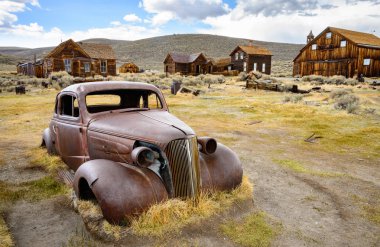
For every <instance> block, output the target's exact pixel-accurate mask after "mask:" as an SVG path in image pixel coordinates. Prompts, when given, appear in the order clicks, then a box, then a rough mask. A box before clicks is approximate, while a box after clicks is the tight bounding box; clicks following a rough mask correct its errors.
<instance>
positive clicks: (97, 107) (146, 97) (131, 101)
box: [86, 89, 162, 113]
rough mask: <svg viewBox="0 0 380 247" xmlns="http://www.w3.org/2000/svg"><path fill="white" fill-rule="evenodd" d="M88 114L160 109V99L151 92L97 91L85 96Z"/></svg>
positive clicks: (133, 90) (127, 90) (129, 90)
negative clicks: (121, 110) (122, 110)
mask: <svg viewBox="0 0 380 247" xmlns="http://www.w3.org/2000/svg"><path fill="white" fill-rule="evenodd" d="M86 106H87V111H88V112H89V113H98V112H104V111H113V110H120V109H124V110H125V111H138V110H149V109H162V103H161V100H160V97H159V96H158V95H157V94H156V93H155V92H153V91H151V90H138V89H122V90H107V91H97V92H92V93H89V94H87V95H86Z"/></svg>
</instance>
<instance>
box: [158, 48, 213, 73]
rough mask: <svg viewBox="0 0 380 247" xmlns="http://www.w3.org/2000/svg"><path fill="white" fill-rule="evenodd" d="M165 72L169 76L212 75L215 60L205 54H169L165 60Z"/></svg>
mask: <svg viewBox="0 0 380 247" xmlns="http://www.w3.org/2000/svg"><path fill="white" fill-rule="evenodd" d="M164 71H165V72H166V73H169V74H175V73H181V74H182V75H199V74H206V73H212V71H213V60H212V59H210V58H207V57H206V56H205V55H204V54H203V53H196V54H190V55H187V54H180V53H174V52H172V53H169V54H168V55H167V56H166V58H165V60H164Z"/></svg>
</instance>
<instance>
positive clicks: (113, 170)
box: [73, 159, 168, 224]
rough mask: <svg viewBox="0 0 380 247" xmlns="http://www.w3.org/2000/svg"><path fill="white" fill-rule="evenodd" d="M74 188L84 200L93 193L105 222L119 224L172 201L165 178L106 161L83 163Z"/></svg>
mask: <svg viewBox="0 0 380 247" xmlns="http://www.w3.org/2000/svg"><path fill="white" fill-rule="evenodd" d="M86 186H87V187H86ZM73 187H74V190H75V193H76V195H77V197H78V198H80V199H81V198H82V199H83V198H85V197H86V196H88V195H89V193H90V194H91V193H93V195H94V196H95V198H96V200H97V201H98V203H99V206H100V208H101V210H102V213H103V215H104V218H105V219H106V220H107V221H108V222H110V223H116V224H119V223H122V222H124V220H127V219H128V218H130V217H131V216H135V215H139V214H141V213H142V212H144V211H145V210H147V209H148V208H149V207H150V206H151V205H153V204H155V203H158V202H161V201H164V200H166V199H167V198H168V194H167V192H166V189H165V186H164V184H163V183H162V181H161V178H160V177H159V176H158V175H156V174H155V173H154V172H152V171H151V170H149V169H147V168H142V167H136V166H134V165H129V164H125V163H117V162H113V161H110V160H104V159H98V160H91V161H87V162H85V163H83V164H82V165H81V166H80V167H79V168H78V170H77V171H76V172H75V176H74V183H73ZM88 189H91V191H87V190H88ZM87 199H88V198H87Z"/></svg>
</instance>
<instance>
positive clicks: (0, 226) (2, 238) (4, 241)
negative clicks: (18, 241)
mask: <svg viewBox="0 0 380 247" xmlns="http://www.w3.org/2000/svg"><path fill="white" fill-rule="evenodd" d="M0 246H2V247H12V246H14V242H13V239H12V236H11V234H10V232H9V229H8V227H7V225H6V224H5V221H4V219H3V217H1V216H0Z"/></svg>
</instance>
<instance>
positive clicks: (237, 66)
mask: <svg viewBox="0 0 380 247" xmlns="http://www.w3.org/2000/svg"><path fill="white" fill-rule="evenodd" d="M237 52H238V53H239V56H238V59H235V58H236V57H235V54H236V52H235V53H234V54H232V56H231V63H232V69H233V70H238V71H240V72H242V71H244V63H246V70H245V71H246V72H249V71H252V70H254V64H255V63H256V71H259V72H262V73H265V74H268V75H270V73H271V68H272V56H270V55H258V54H257V55H256V54H247V53H245V52H244V51H242V50H238V51H237ZM241 53H243V54H244V55H243V59H241V56H240V54H241ZM263 64H265V69H264V71H263V66H264V65H263Z"/></svg>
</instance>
